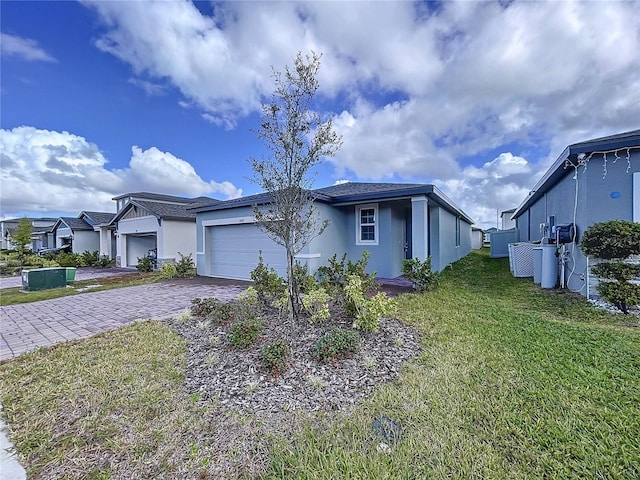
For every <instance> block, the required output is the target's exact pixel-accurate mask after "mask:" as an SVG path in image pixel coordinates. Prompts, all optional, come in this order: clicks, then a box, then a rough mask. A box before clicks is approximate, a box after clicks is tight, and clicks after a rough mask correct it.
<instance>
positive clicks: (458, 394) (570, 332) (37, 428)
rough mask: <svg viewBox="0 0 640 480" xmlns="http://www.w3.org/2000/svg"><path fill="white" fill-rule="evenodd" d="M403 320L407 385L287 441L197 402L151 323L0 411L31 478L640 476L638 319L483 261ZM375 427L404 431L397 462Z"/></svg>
mask: <svg viewBox="0 0 640 480" xmlns="http://www.w3.org/2000/svg"><path fill="white" fill-rule="evenodd" d="M399 316H400V317H401V318H402V319H403V320H405V321H406V322H408V323H410V324H413V325H415V326H416V328H418V329H419V330H420V331H421V333H422V337H423V351H422V353H421V355H420V356H419V357H418V358H417V359H415V360H414V361H412V362H410V363H409V364H408V365H406V366H405V368H404V370H403V376H402V378H401V380H399V381H397V382H395V383H393V384H388V385H384V386H382V387H380V388H378V389H377V390H376V391H375V392H374V394H373V395H372V396H371V397H370V398H369V399H367V400H366V401H365V402H363V403H362V404H361V405H360V406H359V407H358V408H357V410H356V411H355V412H354V413H353V414H351V415H349V416H340V415H330V414H325V415H317V416H313V417H311V418H309V417H305V416H303V415H293V414H292V416H291V426H292V430H293V434H292V435H287V436H286V437H285V436H279V435H278V432H272V434H271V435H270V436H266V437H265V436H264V433H263V432H264V430H263V429H262V427H261V425H260V424H261V421H260V418H259V417H257V416H254V415H248V414H247V415H235V414H229V413H225V410H224V409H220V408H219V405H217V404H216V402H213V401H212V402H204V401H202V400H199V399H198V398H197V397H189V396H187V395H186V394H185V393H184V391H183V389H182V382H183V380H184V369H185V361H184V356H183V354H184V351H185V344H184V341H183V340H182V339H181V338H180V337H178V336H177V335H175V334H174V333H173V332H172V331H171V330H169V329H168V328H166V327H164V326H163V325H161V324H158V323H155V322H147V323H141V324H136V325H134V326H131V327H127V328H126V329H122V330H119V331H116V332H111V333H107V334H103V335H100V336H97V337H94V338H91V339H88V340H85V341H82V342H75V343H70V344H65V345H61V346H58V347H56V348H53V349H50V350H40V351H37V352H34V353H30V354H26V355H23V356H21V357H19V358H18V359H16V360H13V361H10V362H5V363H3V364H0V402H1V403H2V405H3V406H4V415H5V418H6V419H7V420H8V423H9V424H10V426H11V427H12V433H13V435H12V439H13V440H14V441H15V443H16V445H17V447H18V449H19V450H20V453H21V455H22V457H21V459H22V460H23V462H24V463H25V465H26V466H27V468H28V470H29V478H32V477H33V478H112V477H114V478H238V477H239V478H252V477H255V476H256V475H257V472H256V470H255V467H254V466H252V465H255V464H258V463H259V462H257V461H255V460H256V459H260V460H261V461H263V463H265V462H266V463H265V464H266V466H267V469H266V471H263V472H262V476H263V477H264V478H282V479H292V478H301V479H342V478H344V479H385V478H388V479H423V478H465V479H466V478H498V479H500V478H504V479H518V478H531V479H538V478H558V479H560V478H580V479H582V478H603V479H608V478H612V479H615V478H620V479H630V478H640V328H638V323H637V320H638V319H637V318H629V317H626V316H622V315H609V314H606V313H603V312H599V311H596V310H595V309H593V308H592V307H591V306H589V305H588V304H587V302H586V301H584V300H583V299H581V298H576V297H575V296H572V295H568V294H558V293H554V292H550V291H542V290H540V289H539V288H538V287H534V286H533V285H532V282H531V280H530V279H516V278H513V277H512V276H511V275H510V274H509V269H508V262H507V261H506V260H505V259H490V258H489V257H488V256H487V255H486V254H485V253H482V254H472V255H470V256H469V257H467V258H465V259H463V260H462V261H460V262H457V263H456V264H455V265H454V267H453V268H451V269H447V271H446V272H445V273H444V275H443V277H442V281H441V285H440V288H439V289H438V290H437V291H436V292H431V293H426V294H423V295H405V296H403V297H400V298H399ZM380 415H385V416H387V417H389V418H391V419H393V420H395V421H396V422H398V423H399V424H400V425H401V426H402V434H401V437H400V439H399V440H398V441H397V442H396V443H395V444H393V445H391V446H390V450H387V451H384V450H383V451H378V450H379V447H380V442H381V439H380V438H379V437H377V436H376V434H375V433H374V432H373V431H372V428H371V427H372V422H373V420H374V419H375V418H376V417H379V416H380ZM219 432H224V435H223V436H222V439H223V440H224V443H221V437H220V436H219V435H216V433H219ZM256 438H259V440H260V441H259V442H258V443H256ZM256 445H257V446H256ZM252 462H253V463H252Z"/></svg>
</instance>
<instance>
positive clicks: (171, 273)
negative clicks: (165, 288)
mask: <svg viewBox="0 0 640 480" xmlns="http://www.w3.org/2000/svg"><path fill="white" fill-rule="evenodd" d="M177 276H178V270H177V269H176V266H175V265H174V264H173V263H165V264H164V265H163V266H162V267H161V268H160V278H164V279H165V280H168V279H170V278H176V277H177Z"/></svg>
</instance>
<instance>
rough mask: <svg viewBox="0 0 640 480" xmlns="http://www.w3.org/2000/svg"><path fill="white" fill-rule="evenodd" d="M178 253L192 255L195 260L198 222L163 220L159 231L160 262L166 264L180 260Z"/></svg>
mask: <svg viewBox="0 0 640 480" xmlns="http://www.w3.org/2000/svg"><path fill="white" fill-rule="evenodd" d="M178 253H181V254H182V255H184V256H185V257H186V256H187V255H191V258H193V259H194V262H195V253H196V224H195V222H178V221H171V220H163V221H162V227H161V228H160V229H159V231H158V264H159V265H164V264H165V263H174V262H176V261H178V260H180V255H178Z"/></svg>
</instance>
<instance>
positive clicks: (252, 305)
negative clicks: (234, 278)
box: [233, 287, 260, 320]
mask: <svg viewBox="0 0 640 480" xmlns="http://www.w3.org/2000/svg"><path fill="white" fill-rule="evenodd" d="M233 314H234V316H235V317H236V318H239V319H241V320H254V319H256V318H258V315H259V314H260V305H259V302H258V292H256V289H255V288H253V287H249V288H247V289H246V290H245V291H244V292H242V293H241V294H240V295H238V300H237V301H236V302H235V303H234V304H233Z"/></svg>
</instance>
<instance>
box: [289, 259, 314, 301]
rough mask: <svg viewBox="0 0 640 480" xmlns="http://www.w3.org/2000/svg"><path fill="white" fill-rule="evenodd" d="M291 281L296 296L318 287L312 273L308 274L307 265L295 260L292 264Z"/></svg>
mask: <svg viewBox="0 0 640 480" xmlns="http://www.w3.org/2000/svg"><path fill="white" fill-rule="evenodd" d="M293 282H294V284H295V287H296V293H297V294H298V296H300V294H303V293H309V292H311V291H312V290H315V289H316V288H317V287H318V282H316V279H315V278H314V277H313V275H309V266H308V265H307V264H306V263H305V264H304V265H303V264H301V263H300V262H298V261H297V260H296V262H295V263H294V264H293Z"/></svg>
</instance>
